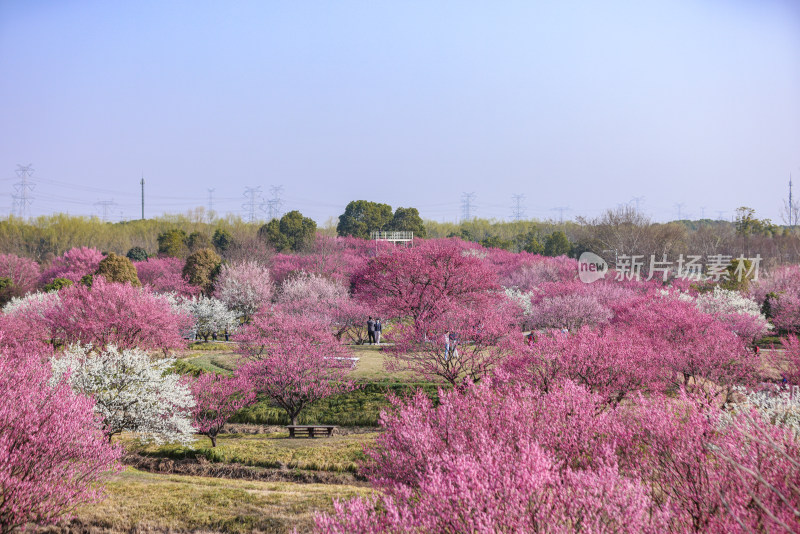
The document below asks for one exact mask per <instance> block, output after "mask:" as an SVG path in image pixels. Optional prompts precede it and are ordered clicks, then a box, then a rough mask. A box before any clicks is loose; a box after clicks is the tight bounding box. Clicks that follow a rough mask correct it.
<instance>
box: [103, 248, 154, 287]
mask: <svg viewBox="0 0 800 534" xmlns="http://www.w3.org/2000/svg"><path fill="white" fill-rule="evenodd" d="M94 274H96V275H100V276H102V277H104V278H105V279H106V280H108V281H109V282H120V283H125V282H127V283H129V284H131V285H132V286H136V287H141V285H142V283H141V282H140V281H139V276H138V274H137V273H136V267H134V265H133V263H131V260H130V259H128V258H126V257H125V256H119V255H117V254H114V253H113V252H110V253H109V254H108V256H106V257H105V258H103V259H102V260H101V261H100V265H99V266H98V267H97V271H95V273H94Z"/></svg>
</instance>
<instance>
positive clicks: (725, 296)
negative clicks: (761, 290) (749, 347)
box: [696, 286, 772, 342]
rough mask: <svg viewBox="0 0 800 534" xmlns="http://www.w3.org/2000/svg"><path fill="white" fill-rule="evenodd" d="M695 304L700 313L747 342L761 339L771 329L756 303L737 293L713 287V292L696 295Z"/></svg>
mask: <svg viewBox="0 0 800 534" xmlns="http://www.w3.org/2000/svg"><path fill="white" fill-rule="evenodd" d="M696 304H697V307H698V308H699V309H700V311H702V312H704V313H708V314H711V315H714V316H716V317H717V318H718V319H719V320H720V321H722V322H723V323H725V324H727V325H728V326H729V327H730V328H731V330H732V331H733V332H734V333H735V334H737V335H738V336H739V337H741V338H742V339H744V340H747V341H749V342H752V341H755V340H756V339H758V338H761V337H763V336H764V335H765V334H766V333H767V331H768V330H769V329H770V328H772V326H771V325H770V324H769V322H768V321H767V319H766V317H764V316H763V315H762V314H761V307H760V306H759V305H758V303H756V301H754V300H753V299H751V298H749V297H747V296H745V295H743V294H741V293H740V292H738V291H732V290H729V289H722V288H720V287H719V286H715V287H714V289H713V291H708V292H706V293H702V294H700V295H698V296H697V300H696Z"/></svg>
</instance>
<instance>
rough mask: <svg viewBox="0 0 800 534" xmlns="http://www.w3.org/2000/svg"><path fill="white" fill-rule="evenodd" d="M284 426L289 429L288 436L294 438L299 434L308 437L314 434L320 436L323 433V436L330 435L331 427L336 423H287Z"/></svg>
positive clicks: (334, 426) (331, 432)
mask: <svg viewBox="0 0 800 534" xmlns="http://www.w3.org/2000/svg"><path fill="white" fill-rule="evenodd" d="M286 428H288V429H289V437H290V438H296V437H300V436H308V437H309V438H313V437H316V436H321V435H322V434H323V433H324V434H325V436H327V437H330V436H331V435H332V434H333V429H334V428H336V425H288V426H287V427H286Z"/></svg>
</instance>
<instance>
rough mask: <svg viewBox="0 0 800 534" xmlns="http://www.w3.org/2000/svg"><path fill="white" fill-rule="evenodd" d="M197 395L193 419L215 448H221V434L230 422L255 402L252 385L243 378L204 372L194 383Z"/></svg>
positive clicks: (193, 386) (194, 393)
mask: <svg viewBox="0 0 800 534" xmlns="http://www.w3.org/2000/svg"><path fill="white" fill-rule="evenodd" d="M191 389H192V395H194V402H195V405H194V408H192V418H193V420H194V427H195V429H196V430H197V432H198V433H199V434H202V435H204V436H208V439H210V440H211V446H212V447H216V446H217V435H218V434H219V433H220V431H221V430H222V427H224V426H225V423H227V422H228V419H230V418H231V417H233V415H234V414H235V413H236V412H238V411H239V410H241V409H242V408H244V407H246V406H249V405H250V404H252V403H253V402H254V401H255V398H256V396H255V393H254V392H253V390H252V388H251V386H250V384H249V383H248V382H247V381H246V380H244V379H243V378H242V377H241V376H222V375H217V374H214V373H204V374H202V375H200V376H199V377H197V378H196V379H195V380H194V382H192V383H191Z"/></svg>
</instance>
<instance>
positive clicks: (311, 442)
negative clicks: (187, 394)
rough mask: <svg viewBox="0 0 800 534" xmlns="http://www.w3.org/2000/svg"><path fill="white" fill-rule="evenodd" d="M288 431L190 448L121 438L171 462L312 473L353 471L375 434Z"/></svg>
mask: <svg viewBox="0 0 800 534" xmlns="http://www.w3.org/2000/svg"><path fill="white" fill-rule="evenodd" d="M288 436H289V434H288V432H282V433H273V434H220V435H219V436H218V438H217V446H216V447H211V441H210V440H209V439H208V438H207V437H205V436H199V437H198V438H197V439H196V440H195V442H194V443H193V444H191V445H189V446H185V447H184V446H181V445H176V444H167V445H161V446H156V445H141V444H139V443H138V442H136V441H133V440H132V439H129V438H123V442H124V443H125V445H126V447H127V448H128V449H129V450H131V451H136V452H138V453H140V454H144V455H147V456H155V457H164V458H172V459H180V458H198V457H202V458H205V459H207V460H209V461H211V462H221V463H238V464H243V465H250V466H256V467H277V468H281V467H286V468H290V469H308V470H314V471H334V472H355V471H356V465H357V463H358V461H359V460H361V459H363V458H364V453H363V452H362V451H363V448H364V445H369V444H372V443H374V442H375V437H376V436H377V433H375V432H369V433H365V434H347V435H342V436H332V437H329V438H327V437H326V438H314V439H308V438H298V439H289V437H288Z"/></svg>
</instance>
